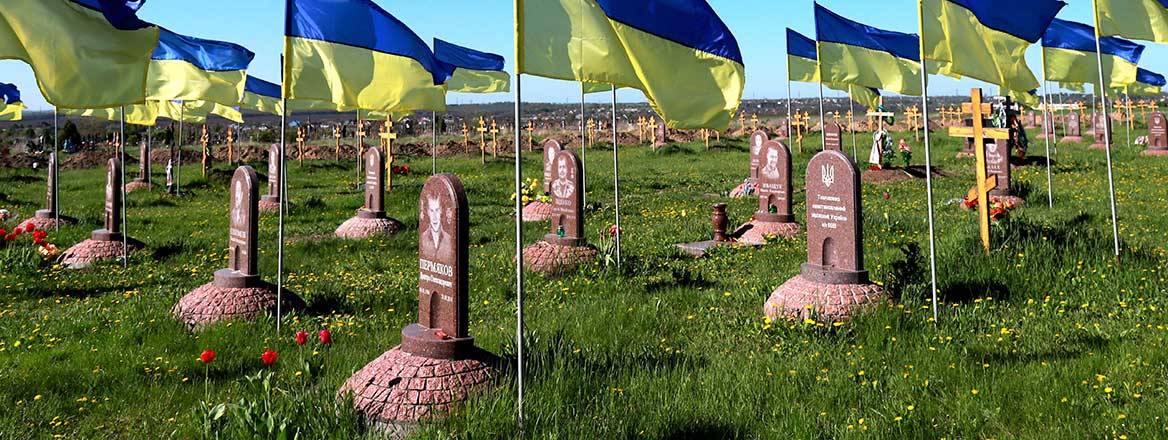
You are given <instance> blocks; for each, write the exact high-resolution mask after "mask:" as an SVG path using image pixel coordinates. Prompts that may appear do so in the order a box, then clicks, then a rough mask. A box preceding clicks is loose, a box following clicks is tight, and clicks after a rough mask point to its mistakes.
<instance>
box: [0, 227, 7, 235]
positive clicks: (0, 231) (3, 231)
mask: <svg viewBox="0 0 1168 440" xmlns="http://www.w3.org/2000/svg"><path fill="white" fill-rule="evenodd" d="M7 235H8V230H6V229H4V228H0V236H7Z"/></svg>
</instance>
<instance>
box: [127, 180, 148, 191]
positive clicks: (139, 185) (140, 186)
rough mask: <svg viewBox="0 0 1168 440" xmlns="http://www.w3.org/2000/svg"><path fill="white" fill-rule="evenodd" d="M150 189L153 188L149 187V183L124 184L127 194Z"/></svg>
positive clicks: (132, 182) (137, 181) (138, 181)
mask: <svg viewBox="0 0 1168 440" xmlns="http://www.w3.org/2000/svg"><path fill="white" fill-rule="evenodd" d="M151 188H153V186H152V185H150V182H144V181H141V180H134V181H131V182H130V183H127V184H126V192H127V193H132V192H134V191H139V190H143V189H145V190H149V189H151Z"/></svg>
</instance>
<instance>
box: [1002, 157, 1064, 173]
mask: <svg viewBox="0 0 1168 440" xmlns="http://www.w3.org/2000/svg"><path fill="white" fill-rule="evenodd" d="M1010 165H1013V166H1016V167H1046V156H1032V155H1031V156H1026V157H1025V158H1021V157H1016V156H1010ZM1055 165H1058V162H1057V161H1055V160H1054V159H1053V158H1052V159H1051V160H1050V166H1051V168H1052V171H1053V168H1054V166H1055Z"/></svg>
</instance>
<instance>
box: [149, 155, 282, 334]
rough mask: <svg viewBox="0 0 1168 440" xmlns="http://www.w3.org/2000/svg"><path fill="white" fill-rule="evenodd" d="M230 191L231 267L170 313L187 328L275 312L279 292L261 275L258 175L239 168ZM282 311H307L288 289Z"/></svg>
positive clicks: (247, 318) (229, 265) (190, 294)
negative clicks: (301, 309) (299, 309)
mask: <svg viewBox="0 0 1168 440" xmlns="http://www.w3.org/2000/svg"><path fill="white" fill-rule="evenodd" d="M228 191H230V197H231V203H230V209H228V215H229V216H230V222H229V224H230V232H229V234H228V266H227V268H226V269H221V270H219V271H216V272H215V278H214V281H212V282H211V283H209V284H205V285H203V286H201V287H199V288H197V289H195V290H193V291H191V293H188V294H187V295H186V296H184V297H182V299H180V300H179V301H178V304H175V306H174V308H173V309H171V314H173V315H174V316H175V318H176V319H178V320H179V321H180V322H182V323H183V324H186V325H187V327H188V328H192V329H197V328H201V327H203V326H205V325H208V324H212V323H215V322H219V321H226V320H232V319H245V320H251V319H255V318H257V317H259V316H260V315H262V314H267V313H275V311H276V301H277V296H276V287H275V286H273V285H271V284H269V283H267V282H265V281H263V280H262V279H261V278H260V275H259V252H258V248H259V246H258V244H257V243H258V240H259V207H258V206H257V205H258V201H257V199H258V198H259V176H257V175H256V172H255V170H254V169H252V168H251V167H249V166H242V167H239V168H238V169H236V170H235V174H234V175H233V176H232V178H231V185H230V186H229V188H228ZM283 306H284V310H289V309H298V308H302V307H304V301H303V300H301V299H300V298H299V297H297V296H296V295H295V294H293V293H291V292H289V291H288V290H287V289H285V290H284V303H283Z"/></svg>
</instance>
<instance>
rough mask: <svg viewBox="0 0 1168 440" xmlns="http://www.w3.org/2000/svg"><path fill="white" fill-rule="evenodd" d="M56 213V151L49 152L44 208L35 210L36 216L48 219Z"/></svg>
mask: <svg viewBox="0 0 1168 440" xmlns="http://www.w3.org/2000/svg"><path fill="white" fill-rule="evenodd" d="M56 213H57V153H49V178H48V188H47V190H46V191H45V209H42V210H39V211H37V212H36V217H37V218H42V219H50V218H53V217H54V216H55V215H56Z"/></svg>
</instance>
